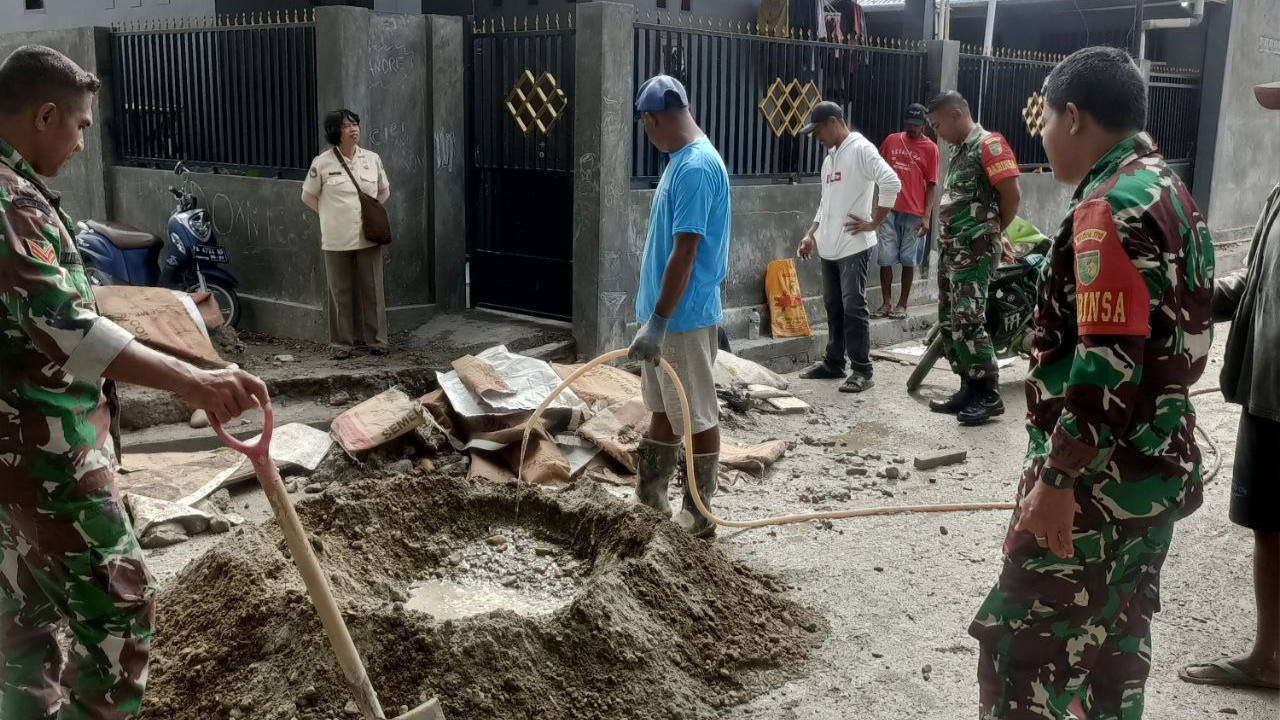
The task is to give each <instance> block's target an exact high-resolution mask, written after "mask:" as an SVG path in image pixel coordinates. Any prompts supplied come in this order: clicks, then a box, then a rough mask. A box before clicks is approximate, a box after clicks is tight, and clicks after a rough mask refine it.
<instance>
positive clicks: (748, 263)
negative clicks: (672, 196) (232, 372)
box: [618, 183, 878, 338]
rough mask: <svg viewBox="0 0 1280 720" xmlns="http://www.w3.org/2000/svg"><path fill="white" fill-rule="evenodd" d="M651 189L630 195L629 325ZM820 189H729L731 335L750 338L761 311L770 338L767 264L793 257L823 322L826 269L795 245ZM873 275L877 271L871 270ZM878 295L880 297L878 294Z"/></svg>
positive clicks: (811, 307)
mask: <svg viewBox="0 0 1280 720" xmlns="http://www.w3.org/2000/svg"><path fill="white" fill-rule="evenodd" d="M653 195H654V191H653V190H632V191H631V192H630V201H631V212H630V220H629V223H628V229H627V238H628V241H629V245H628V247H627V251H626V252H624V253H622V255H621V258H622V264H621V265H620V267H619V268H618V273H619V275H620V276H622V277H623V278H625V279H626V288H625V292H626V302H625V304H624V306H623V314H624V315H625V317H626V318H627V323H628V324H633V323H635V315H636V307H635V293H636V289H637V288H638V286H639V277H640V257H641V254H642V253H643V252H644V243H645V238H646V237H647V236H648V233H649V210H650V208H651V207H652V204H653ZM821 195H822V190H821V187H820V186H819V185H818V184H816V183H812V184H802V185H744V186H735V187H733V188H732V189H731V190H730V202H731V203H732V205H733V236H732V239H731V240H730V243H729V273H728V275H727V276H726V277H725V281H724V288H723V292H722V294H721V301H722V302H723V304H724V310H725V319H724V325H725V329H726V330H727V331H728V332H729V335H730V337H735V338H744V337H746V336H747V321H748V317H749V315H750V312H751V309H752V308H755V309H757V310H759V311H760V314H761V317H762V318H763V319H764V322H765V323H766V330H765V332H764V334H766V335H767V334H768V330H767V323H768V318H769V314H768V309H767V307H766V304H765V303H766V300H765V293H764V275H765V270H766V268H767V267H768V265H769V263H770V262H772V261H773V260H778V259H780V258H795V261H796V272H797V274H798V275H799V276H800V289H801V291H802V293H803V294H804V296H805V309H806V311H807V312H808V313H809V319H810V322H812V323H815V324H817V323H821V322H825V314H824V312H823V310H822V269H821V265H820V264H819V263H818V262H817V261H816V260H809V261H807V262H805V261H801V260H800V259H799V258H796V245H797V243H799V242H800V238H801V237H803V236H804V233H805V231H806V230H808V228H809V225H810V224H811V223H812V222H813V214H814V212H816V211H817V209H818V201H819V200H820V199H821ZM871 272H872V276H873V277H874V275H875V271H874V269H873V270H872V271H871ZM877 297H878V296H877Z"/></svg>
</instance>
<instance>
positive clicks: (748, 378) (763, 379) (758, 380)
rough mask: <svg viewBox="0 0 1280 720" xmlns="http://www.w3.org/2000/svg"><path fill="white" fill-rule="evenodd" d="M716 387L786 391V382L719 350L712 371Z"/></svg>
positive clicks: (771, 373)
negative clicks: (765, 388)
mask: <svg viewBox="0 0 1280 720" xmlns="http://www.w3.org/2000/svg"><path fill="white" fill-rule="evenodd" d="M713 374H714V377H715V382H716V385H719V386H721V387H733V386H734V385H735V384H739V383H740V384H742V385H768V386H769V387H771V388H776V389H778V390H786V389H787V381H786V380H785V379H783V377H782V376H781V375H779V374H778V373H776V372H774V371H772V370H770V369H769V368H767V367H765V366H763V365H760V364H758V363H753V362H751V361H750V360H744V359H743V358H740V357H738V356H737V355H734V354H733V353H730V352H725V351H724V350H721V351H719V352H717V353H716V366H715V368H714V369H713Z"/></svg>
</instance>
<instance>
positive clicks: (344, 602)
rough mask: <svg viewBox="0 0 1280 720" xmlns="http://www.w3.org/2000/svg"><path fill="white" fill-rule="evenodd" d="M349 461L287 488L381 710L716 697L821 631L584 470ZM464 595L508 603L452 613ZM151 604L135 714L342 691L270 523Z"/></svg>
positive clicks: (516, 713) (673, 704)
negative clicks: (152, 623)
mask: <svg viewBox="0 0 1280 720" xmlns="http://www.w3.org/2000/svg"><path fill="white" fill-rule="evenodd" d="M327 462H333V461H332V460H331V461H327ZM337 462H339V463H340V464H345V463H346V461H345V460H339V461H337ZM329 471H330V472H331V473H333V470H332V468H330V469H329ZM335 474H337V475H341V474H342V473H340V472H339V473H335ZM349 474H350V476H351V479H350V480H349V481H348V482H347V483H346V484H343V485H338V484H336V483H335V484H333V485H331V486H330V487H329V488H327V489H326V490H325V492H323V493H321V494H315V495H313V496H309V497H307V499H306V500H305V501H302V502H299V503H298V506H297V507H298V511H299V515H300V516H301V518H302V521H303V524H304V526H306V527H307V528H308V531H309V532H310V533H312V535H313V540H312V542H313V546H314V547H315V548H316V549H317V550H318V552H319V559H320V561H321V563H322V564H323V565H324V566H325V567H326V569H327V570H328V571H329V573H330V578H331V584H332V585H333V588H334V592H335V595H336V596H337V599H338V602H339V605H340V606H341V607H342V608H343V610H344V614H345V615H346V618H347V622H348V623H349V625H350V628H351V633H352V636H353V637H354V639H355V642H356V645H357V647H359V649H360V651H361V653H362V655H363V657H364V660H365V663H366V665H367V667H368V671H369V674H370V677H371V678H372V679H373V683H374V686H375V688H376V689H377V691H378V692H379V694H380V696H381V698H382V703H383V706H384V707H385V708H386V709H387V711H388V714H389V715H394V714H396V713H397V712H403V711H404V710H405V709H407V708H405V707H402V706H409V707H412V706H416V705H417V704H419V703H420V702H422V701H424V700H425V699H426V698H428V697H431V696H438V697H439V698H440V700H441V702H442V704H443V706H444V709H445V712H446V715H447V716H448V717H449V718H450V720H468V719H474V720H481V719H484V720H500V719H502V718H568V717H572V718H577V719H580V720H593V719H599V720H604V719H606V718H608V719H610V720H616V719H620V718H646V719H648V718H661V719H667V718H670V719H672V720H680V719H687V720H695V719H697V720H702V719H706V718H715V717H717V713H718V710H717V709H718V708H721V707H724V706H728V705H735V704H739V703H742V702H744V701H746V700H748V699H750V698H752V697H755V696H758V695H760V694H761V693H763V692H767V691H769V690H772V689H775V688H777V687H779V686H781V685H782V684H783V683H784V682H786V681H788V680H790V679H793V678H795V677H797V676H798V675H800V674H801V673H802V672H803V671H804V670H805V667H806V664H807V662H808V658H809V657H810V654H811V653H812V652H813V650H814V649H815V648H816V647H817V646H818V645H819V644H820V643H821V641H822V638H823V636H824V635H825V629H826V624H825V621H823V620H822V619H821V618H820V617H819V615H818V614H817V613H815V612H814V611H812V610H810V609H808V608H806V607H803V606H801V605H798V604H797V603H795V602H794V601H792V600H790V599H789V598H788V597H787V594H786V593H787V590H788V588H787V586H786V585H785V584H783V583H782V582H780V581H778V580H776V579H774V578H772V577H770V576H768V575H766V574H763V573H761V572H759V571H756V570H753V569H750V568H749V567H747V566H746V565H744V564H742V563H740V562H738V561H735V560H732V559H730V558H728V557H727V556H726V555H725V554H724V553H723V552H722V551H721V550H720V549H719V547H717V546H716V545H714V544H709V543H705V542H702V541H697V540H693V539H691V538H689V537H687V536H686V535H684V534H683V532H682V531H680V530H679V529H678V528H676V527H675V526H674V525H673V524H671V523H669V522H666V521H664V520H663V519H662V518H660V517H659V515H658V514H657V513H655V512H653V511H651V510H648V509H647V508H642V507H637V506H633V505H630V504H628V503H626V502H624V501H620V500H618V499H617V498H615V497H612V496H610V495H609V494H608V493H607V492H606V491H605V490H603V489H602V488H600V487H599V486H597V485H596V484H594V483H580V484H578V485H576V486H574V487H572V488H570V489H568V490H565V491H561V492H547V491H535V490H529V489H525V490H520V491H517V490H516V488H514V487H510V486H495V485H489V484H473V483H471V482H469V481H467V480H466V479H465V478H464V477H462V475H461V473H459V472H458V471H457V470H450V471H443V472H442V471H436V472H433V473H428V474H425V475H417V476H415V475H412V474H410V475H392V476H388V475H385V474H384V475H382V476H376V473H374V474H373V475H375V476H372V477H367V478H365V477H364V475H365V473H361V472H360V471H358V470H356V469H355V468H354V466H349ZM297 497H302V496H297V495H296V496H295V498H297ZM458 597H462V598H463V602H451V599H454V600H456V599H457V598H458ZM477 598H481V599H484V600H486V601H488V602H490V603H491V604H492V606H501V607H500V608H499V609H496V610H493V611H491V612H485V613H483V614H479V615H472V616H469V617H464V616H462V615H463V614H465V613H462V612H458V613H454V612H453V611H456V610H458V609H459V608H460V607H461V608H464V609H465V606H469V605H474V601H475V600H476V599H477ZM159 606H160V613H159V618H158V627H157V629H156V640H155V644H154V656H153V664H152V679H151V682H150V684H149V686H148V695H147V700H146V706H145V707H144V711H143V714H142V718H143V720H160V719H162V718H163V720H197V719H199V720H229V719H230V718H246V719H251V718H282V719H284V720H289V719H291V718H298V720H325V719H328V718H346V717H349V716H351V714H352V711H354V704H353V703H350V695H349V693H348V691H347V689H346V685H345V683H344V681H343V679H342V676H341V672H340V670H339V668H338V665H337V662H336V660H335V659H334V656H333V653H332V652H331V650H330V649H329V646H328V643H327V641H326V639H325V637H324V635H323V632H322V629H321V627H320V622H319V619H318V618H317V617H316V615H315V612H314V610H313V608H312V606H311V605H310V603H309V601H308V599H307V596H306V593H305V590H304V588H303V586H302V582H301V578H300V577H299V576H298V575H297V572H296V570H295V569H294V566H293V564H292V562H291V561H290V560H289V558H288V556H287V553H286V551H285V545H284V540H283V538H282V537H281V535H280V533H279V530H278V529H277V528H276V527H275V525H274V523H273V522H271V521H265V522H262V523H259V524H257V525H252V526H246V527H243V528H240V529H237V530H236V531H234V532H233V533H232V534H231V536H229V537H228V538H227V539H226V540H225V541H223V542H222V543H220V544H219V545H217V546H216V547H214V548H213V549H211V550H210V551H209V552H208V553H206V554H205V555H204V556H203V557H201V558H200V559H198V560H196V561H194V562H192V563H191V565H189V566H188V567H187V568H186V569H185V570H184V571H183V573H182V574H181V575H180V576H179V577H178V578H177V580H176V581H175V582H171V583H168V584H167V586H166V589H165V590H164V592H163V593H162V595H161V598H160V603H159ZM415 608H424V609H426V611H425V612H424V611H422V610H419V609H415ZM430 610H435V611H436V612H437V613H438V614H439V615H441V617H433V615H432V614H430ZM474 610H475V608H474V607H473V608H470V610H468V611H470V612H473V611H474ZM453 615H458V617H456V618H453V617H452V616H453Z"/></svg>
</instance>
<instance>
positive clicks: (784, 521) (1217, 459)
mask: <svg viewBox="0 0 1280 720" xmlns="http://www.w3.org/2000/svg"><path fill="white" fill-rule="evenodd" d="M626 354H627V350H626V349H625V348H623V349H620V350H614V351H612V352H607V353H605V354H603V355H601V356H600V357H598V358H596V359H595V360H592V361H591V362H589V363H587V364H586V365H583V366H582V367H581V368H578V370H576V371H575V372H574V373H573V374H572V375H570V376H569V377H567V378H565V379H564V381H563V382H561V383H560V384H559V385H558V386H556V389H555V390H553V391H551V394H550V395H548V396H547V399H546V400H543V401H542V404H541V405H539V406H538V409H537V410H534V411H533V415H531V416H530V417H529V419H528V421H526V422H525V427H524V437H523V439H522V440H521V442H520V466H519V467H518V468H517V470H516V483H517V486H522V485H523V484H524V454H525V451H526V450H527V449H528V446H529V433H530V432H531V431H532V430H533V427H534V425H535V424H536V423H537V422H538V419H539V418H541V417H542V413H543V412H544V411H546V409H547V407H548V406H550V405H551V403H552V402H554V401H555V399H556V398H558V397H560V394H561V393H563V392H564V391H565V390H566V389H567V388H568V387H569V385H571V384H572V383H573V381H574V380H577V379H578V378H580V377H582V376H583V375H584V374H586V373H588V372H590V371H591V370H592V369H593V368H595V367H596V366H598V365H603V364H604V363H607V362H609V361H610V360H614V359H617V358H620V357H623V356H625V355H626ZM658 364H659V367H661V368H662V371H663V372H665V373H666V374H667V377H668V378H670V379H671V383H672V385H674V386H675V388H676V395H677V396H679V398H680V417H681V418H683V419H684V424H683V427H686V428H689V427H692V426H693V419H692V417H690V414H689V398H688V396H687V395H685V392H684V385H683V384H682V383H681V382H680V378H679V377H678V376H677V375H676V371H675V368H673V367H671V364H670V363H668V362H667V361H666V359H665V358H659V359H658ZM1218 391H1219V390H1218V388H1206V389H1203V390H1196V391H1195V392H1193V393H1191V396H1195V395H1204V394H1207V393H1212V392H1218ZM1196 429H1197V430H1199V431H1200V434H1201V436H1202V437H1204V439H1205V440H1206V441H1207V442H1208V443H1209V447H1210V448H1212V449H1213V456H1214V465H1213V468H1212V469H1211V470H1210V471H1209V474H1208V475H1206V476H1205V479H1204V481H1205V482H1206V483H1207V482H1209V481H1210V480H1212V479H1213V478H1214V476H1216V475H1217V474H1218V470H1219V468H1221V467H1222V455H1221V453H1220V452H1219V450H1218V444H1217V443H1215V442H1214V440H1213V436H1212V435H1210V434H1209V431H1207V430H1205V429H1204V428H1202V427H1200V426H1199V425H1197V426H1196ZM684 459H685V467H686V468H692V467H693V466H694V463H693V434H692V433H685V435H684ZM687 472H691V470H689V471H687ZM686 483H687V484H688V486H689V495H690V497H692V498H693V504H694V505H696V506H697V508H698V510H699V511H700V512H701V513H702V514H703V515H705V516H707V519H709V520H710V521H711V522H713V523H715V524H716V525H721V526H724V527H729V528H758V527H767V526H769V525H791V524H794V523H802V522H808V521H810V520H843V519H845V518H855V517H871V516H873V515H904V514H909V513H945V512H966V511H973V510H1013V509H1015V507H1016V504H1015V503H1011V502H988V503H956V504H951V505H899V506H891V507H873V508H855V509H852V510H833V511H830V512H814V513H802V514H800V515H781V516H779V517H771V518H761V519H759V520H726V519H724V518H722V517H719V516H716V515H713V514H712V513H711V511H710V510H709V509H708V508H707V506H706V505H704V504H703V502H702V497H701V496H700V495H699V494H698V483H696V482H690V481H688V480H686Z"/></svg>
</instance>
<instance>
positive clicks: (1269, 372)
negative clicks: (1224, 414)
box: [1178, 83, 1280, 689]
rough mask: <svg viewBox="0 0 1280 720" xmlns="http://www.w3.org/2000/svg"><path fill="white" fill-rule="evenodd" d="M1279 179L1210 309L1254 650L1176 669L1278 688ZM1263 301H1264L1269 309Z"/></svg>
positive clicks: (1207, 678)
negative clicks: (1239, 262) (1249, 563)
mask: <svg viewBox="0 0 1280 720" xmlns="http://www.w3.org/2000/svg"><path fill="white" fill-rule="evenodd" d="M1254 95H1256V96H1257V98H1258V103H1259V104H1260V105H1262V106H1263V107H1264V108H1267V109H1268V110H1280V83H1268V84H1266V85H1259V86H1257V87H1256V88H1254ZM1277 307H1280V185H1276V186H1275V188H1274V189H1273V190H1272V191H1271V195H1270V196H1269V197H1268V198H1267V203H1266V205H1265V206H1264V207H1263V210H1262V217H1261V218H1260V219H1259V220H1258V225H1257V228H1256V229H1255V230H1254V235H1253V243H1252V244H1251V245H1250V246H1249V263H1248V265H1247V266H1246V267H1245V269H1244V270H1241V271H1239V272H1236V273H1232V274H1231V275H1228V276H1226V277H1224V278H1221V279H1219V280H1218V282H1217V283H1216V285H1215V287H1214V289H1213V313H1214V316H1215V319H1217V320H1230V321H1231V333H1230V334H1229V335H1228V336H1227V350H1226V355H1225V357H1224V358H1223V365H1222V393H1223V395H1225V396H1226V398H1227V401H1228V402H1233V403H1236V404H1238V405H1241V406H1243V407H1242V411H1241V413H1240V430H1239V433H1238V434H1237V435H1236V457H1235V468H1234V470H1233V473H1232V478H1231V511H1230V515H1231V521H1232V522H1234V523H1235V524H1237V525H1240V526H1243V527H1246V528H1249V529H1250V530H1252V531H1253V590H1254V600H1255V602H1256V604H1257V608H1258V620H1257V630H1256V633H1255V635H1254V641H1253V649H1252V650H1251V651H1250V652H1249V653H1248V654H1246V655H1239V656H1236V657H1232V658H1215V659H1213V660H1206V661H1205V662H1203V663H1199V664H1196V665H1189V666H1187V667H1185V668H1183V669H1182V671H1181V672H1180V673H1178V674H1179V675H1180V676H1181V677H1182V679H1183V680H1185V681H1187V682H1189V683H1196V684H1199V685H1234V686H1237V687H1261V688H1269V689H1276V688H1280V511H1278V509H1280V473H1277V471H1276V465H1277V461H1280V451H1277V449H1276V448H1278V447H1280V361H1277V359H1276V348H1280V315H1277V313H1276V308H1277ZM1264 308H1266V309H1265V310H1264Z"/></svg>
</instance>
